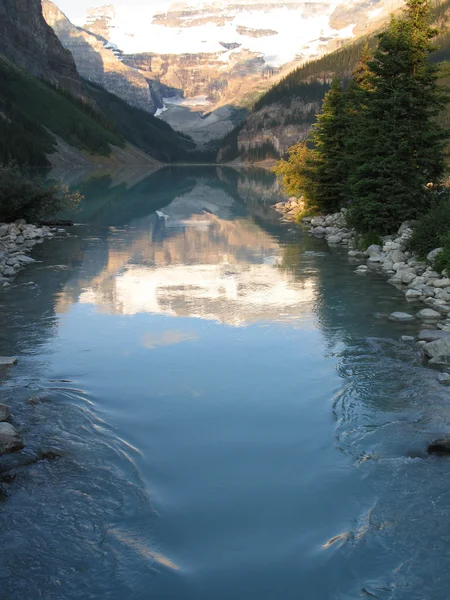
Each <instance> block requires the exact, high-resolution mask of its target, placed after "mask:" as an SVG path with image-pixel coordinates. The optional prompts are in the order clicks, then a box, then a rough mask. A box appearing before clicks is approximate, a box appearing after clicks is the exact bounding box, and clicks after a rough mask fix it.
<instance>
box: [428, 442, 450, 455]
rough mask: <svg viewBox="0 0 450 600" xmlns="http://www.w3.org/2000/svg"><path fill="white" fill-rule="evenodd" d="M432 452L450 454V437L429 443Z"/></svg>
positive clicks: (429, 450)
mask: <svg viewBox="0 0 450 600" xmlns="http://www.w3.org/2000/svg"><path fill="white" fill-rule="evenodd" d="M428 452H430V454H450V439H444V438H443V439H440V440H434V441H433V442H431V444H428Z"/></svg>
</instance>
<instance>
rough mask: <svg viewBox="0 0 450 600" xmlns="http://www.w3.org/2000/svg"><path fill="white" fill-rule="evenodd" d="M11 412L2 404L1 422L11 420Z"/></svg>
mask: <svg viewBox="0 0 450 600" xmlns="http://www.w3.org/2000/svg"><path fill="white" fill-rule="evenodd" d="M9 416H10V412H9V407H8V406H6V404H0V421H6V420H8V419H9Z"/></svg>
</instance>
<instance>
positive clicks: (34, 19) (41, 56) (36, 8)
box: [0, 0, 82, 95]
mask: <svg viewBox="0 0 450 600" xmlns="http://www.w3.org/2000/svg"><path fill="white" fill-rule="evenodd" d="M0 54H3V55H5V56H6V57H7V58H9V59H10V60H11V61H13V62H14V63H15V64H16V65H19V66H20V67H22V68H23V69H25V70H26V71H28V73H31V74H32V75H36V76H37V77H40V78H41V79H44V80H46V81H48V82H49V83H51V84H53V85H54V86H56V87H58V88H62V89H65V90H68V91H70V92H72V93H73V94H75V95H81V93H82V85H81V80H80V77H79V75H78V73H77V69H76V66H75V63H74V60H73V58H72V55H71V54H70V52H68V51H67V50H65V49H64V48H63V47H62V46H61V44H60V42H59V40H58V38H57V36H56V35H55V33H54V32H53V30H52V29H51V27H49V26H48V25H47V23H46V22H45V20H44V18H43V16H42V8H41V2H40V0H0Z"/></svg>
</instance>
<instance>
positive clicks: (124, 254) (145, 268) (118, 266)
mask: <svg viewBox="0 0 450 600" xmlns="http://www.w3.org/2000/svg"><path fill="white" fill-rule="evenodd" d="M208 189H209V192H208V190H205V189H201V190H199V189H197V193H198V194H197V195H194V196H192V194H187V195H186V197H185V198H184V201H183V198H182V197H177V198H176V199H175V200H174V201H173V202H172V203H171V204H169V205H168V206H166V207H165V208H164V215H165V217H164V218H158V217H157V216H156V215H152V216H150V217H146V218H144V219H141V220H139V221H137V222H136V221H135V222H133V227H132V229H131V230H129V231H126V232H123V231H117V232H116V231H115V230H114V229H111V230H110V231H109V233H108V248H107V260H106V264H105V266H104V268H103V269H102V270H101V271H100V272H99V273H98V274H97V275H95V276H94V277H92V278H91V279H90V280H89V281H85V282H83V284H84V285H83V288H84V289H83V291H82V292H81V293H80V296H79V302H80V303H86V304H92V305H94V306H95V307H96V308H97V310H100V311H102V312H108V313H112V314H123V315H134V314H137V313H152V314H165V315H170V316H172V317H193V318H200V319H207V320H213V321H218V322H222V323H226V324H229V325H232V326H236V327H238V326H245V325H247V324H249V323H253V322H257V321H279V320H286V319H291V320H292V319H296V318H299V317H300V316H301V315H302V314H303V313H305V312H308V311H310V310H311V303H312V302H313V300H314V298H315V281H314V277H313V276H311V277H309V278H307V279H303V280H299V279H298V278H296V277H295V274H293V273H292V272H291V271H288V270H286V269H283V268H282V261H283V253H284V252H285V247H283V246H282V245H280V243H279V242H278V240H277V239H276V238H275V237H273V236H271V235H270V234H269V233H267V232H266V231H265V230H264V229H262V228H261V227H259V226H258V225H257V224H256V223H255V222H254V221H253V220H252V219H251V218H244V217H236V216H235V217H234V218H233V202H234V200H233V199H232V198H231V197H230V196H228V195H226V194H224V193H223V192H222V194H221V195H220V194H219V197H218V198H216V199H217V204H216V205H215V204H214V202H213V201H212V200H211V198H214V197H215V196H214V194H215V193H216V191H215V190H213V189H211V188H208ZM200 191H201V194H200V193H199V192H200ZM204 204H207V207H206V208H205V206H203V205H204ZM240 210H241V211H242V208H241V209H240ZM64 305H67V303H66V304H65V303H64V298H60V306H61V307H63V306H64ZM167 340H169V342H167ZM167 340H159V341H158V340H156V341H155V340H154V339H151V340H150V347H155V344H157V345H161V343H166V342H167V343H178V342H179V341H183V340H181V339H180V340H177V339H176V337H174V338H173V341H170V336H169V338H167Z"/></svg>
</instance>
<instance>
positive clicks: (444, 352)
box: [423, 337, 450, 365]
mask: <svg viewBox="0 0 450 600" xmlns="http://www.w3.org/2000/svg"><path fill="white" fill-rule="evenodd" d="M423 351H424V353H425V355H426V356H428V358H429V359H430V363H432V364H435V365H446V364H450V337H444V338H442V339H439V340H436V341H434V342H428V343H427V344H425V345H424V347H423Z"/></svg>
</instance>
